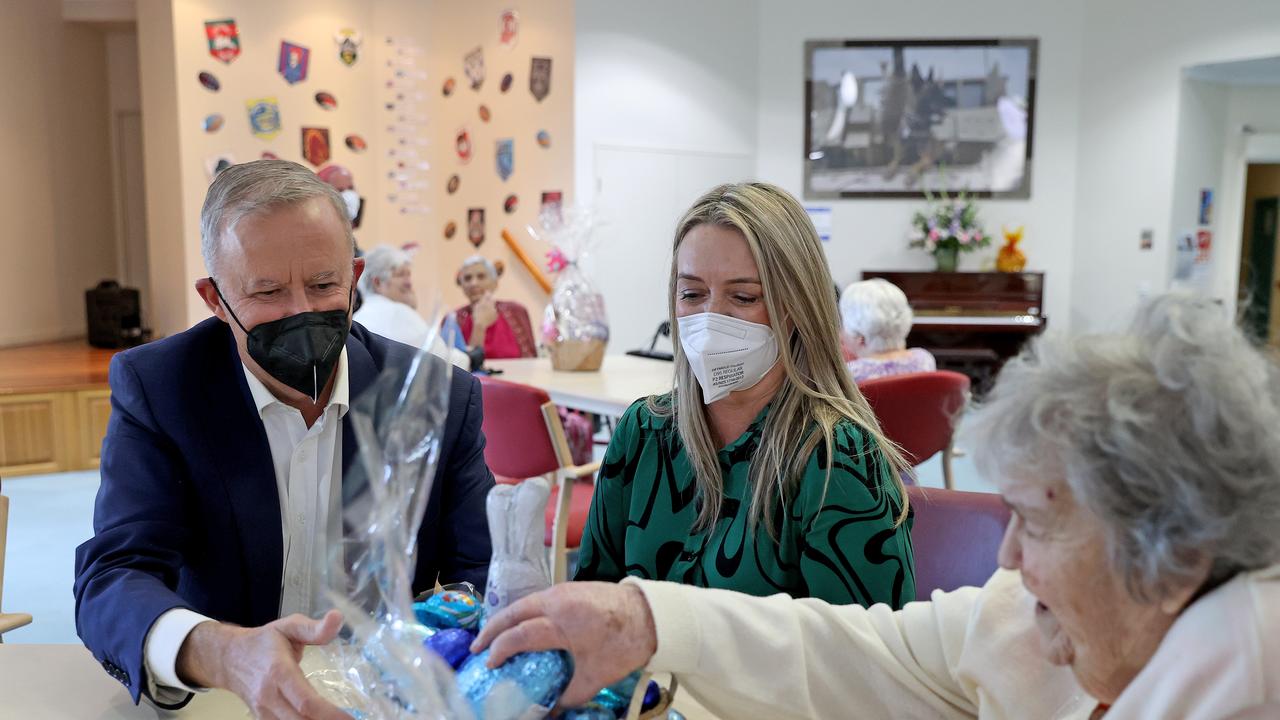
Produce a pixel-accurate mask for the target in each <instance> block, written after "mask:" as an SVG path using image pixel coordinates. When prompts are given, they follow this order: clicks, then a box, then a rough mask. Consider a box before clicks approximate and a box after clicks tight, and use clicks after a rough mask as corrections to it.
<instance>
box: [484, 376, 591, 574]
mask: <svg viewBox="0 0 1280 720" xmlns="http://www.w3.org/2000/svg"><path fill="white" fill-rule="evenodd" d="M480 385H481V390H482V397H483V400H484V437H485V448H484V459H485V462H486V463H487V464H488V465H489V469H490V470H492V471H493V473H494V475H496V476H497V477H498V482H519V481H521V480H523V479H525V478H531V477H537V476H539V475H544V476H546V477H547V479H548V480H549V481H550V482H551V499H550V500H549V501H548V502H547V546H548V547H551V548H552V555H551V573H552V577H553V578H554V580H555V582H564V580H565V579H566V576H567V572H568V561H569V548H571V547H577V546H578V545H580V544H581V543H582V527H583V525H584V524H585V523H586V518H587V511H588V510H589V509H590V507H591V495H592V491H593V490H594V485H593V483H592V481H591V477H592V475H593V474H594V473H595V472H596V471H597V470H599V469H600V463H589V464H587V465H574V464H573V459H572V457H571V455H570V452H569V443H568V440H566V439H565V435H564V427H563V426H562V425H561V424H560V414H559V412H558V410H557V409H556V406H555V403H553V402H551V398H550V397H549V396H548V395H547V393H546V392H545V391H543V390H541V389H539V388H535V387H530V386H528V385H520V384H518V383H513V382H506V381H504V380H497V379H495V378H491V377H486V376H480ZM575 490H576V492H575Z"/></svg>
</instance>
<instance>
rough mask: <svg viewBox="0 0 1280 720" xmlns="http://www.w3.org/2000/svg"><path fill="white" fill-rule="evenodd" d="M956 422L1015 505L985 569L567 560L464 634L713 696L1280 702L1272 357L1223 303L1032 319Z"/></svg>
mask: <svg viewBox="0 0 1280 720" xmlns="http://www.w3.org/2000/svg"><path fill="white" fill-rule="evenodd" d="M969 424H970V425H971V426H972V430H973V432H974V436H973V438H972V439H973V440H975V441H976V444H975V445H974V448H975V451H977V454H978V460H979V463H980V467H981V468H982V469H983V471H984V472H985V473H987V474H989V476H991V477H993V478H994V479H996V480H997V482H998V484H999V487H1000V492H1001V494H1002V495H1003V496H1004V499H1005V501H1006V502H1007V503H1008V505H1009V507H1010V508H1011V510H1012V511H1013V515H1012V518H1011V520H1010V522H1009V526H1008V528H1007V529H1006V531H1005V537H1004V541H1003V543H1002V546H1001V548H1000V552H999V561H1000V565H1001V566H1002V569H1000V570H997V571H996V573H995V575H993V576H992V577H991V579H990V580H989V581H988V582H987V583H986V584H985V585H984V586H983V587H982V588H981V589H977V588H962V589H960V590H957V591H955V592H950V593H943V592H940V591H939V592H935V593H934V594H933V598H932V601H931V602H922V603H909V604H908V605H907V606H906V607H904V608H903V609H902V610H899V611H897V612H894V611H892V610H891V609H890V608H889V607H888V606H885V605H875V606H872V607H871V608H870V609H867V608H863V607H860V606H856V605H846V606H838V607H837V606H833V605H828V604H826V603H823V602H820V601H816V600H792V599H790V598H787V597H785V596H781V595H775V596H773V597H768V598H755V597H749V596H746V595H739V594H735V593H729V592H725V591H720V590H706V589H701V588H694V587H688V586H684V585H676V584H672V583H660V582H652V581H645V580H636V579H628V580H626V581H624V583H623V584H621V585H614V584H598V583H572V584H566V585H560V586H557V587H555V588H552V589H551V590H549V591H546V592H544V593H540V594H537V595H532V596H529V597H527V598H524V599H523V600H521V601H520V602H518V603H516V604H515V605H513V606H512V607H511V608H509V609H508V610H507V611H505V612H503V613H501V614H499V615H496V616H495V617H494V618H492V619H490V621H489V623H488V624H487V625H486V627H485V629H484V631H483V632H482V633H481V635H480V637H479V638H478V640H477V643H476V646H477V647H481V646H489V645H491V646H492V653H491V655H490V659H489V660H490V662H492V663H498V662H501V661H502V660H504V659H505V658H506V657H507V656H508V655H510V654H511V653H512V652H515V651H519V650H528V649H534V648H543V647H564V648H568V649H569V650H570V651H571V652H572V653H573V655H574V659H575V661H576V667H577V668H578V672H577V674H576V675H575V676H574V678H573V682H572V684H571V686H570V688H569V689H568V692H567V693H566V695H565V697H564V698H562V701H563V702H565V703H566V704H572V703H575V702H580V701H582V700H583V699H584V698H586V697H588V696H589V694H590V693H591V692H592V691H594V690H595V689H596V688H598V687H600V686H601V685H604V684H606V683H609V682H612V681H614V680H615V679H617V678H618V677H621V676H622V675H624V674H625V673H627V672H629V671H631V670H634V669H635V668H638V667H647V668H648V669H650V670H652V671H655V672H664V671H665V672H672V673H675V675H676V676H677V677H678V678H679V680H680V685H681V687H683V688H687V689H688V690H689V691H690V692H691V693H692V694H693V695H695V696H696V697H697V698H698V700H700V701H701V702H702V703H703V704H704V705H706V706H707V707H708V708H709V709H710V710H712V711H713V712H715V713H716V714H717V715H719V716H721V717H725V718H731V717H732V718H739V717H769V718H835V717H851V716H853V715H854V714H856V715H858V716H859V717H865V718H908V717H909V718H926V717H927V718H975V717H976V718H1080V719H1081V720H1084V719H1086V718H1099V717H1101V716H1102V715H1103V714H1104V713H1105V715H1106V719H1107V720H1119V719H1121V718H1183V719H1188V718H1197V719H1208V718H1246V717H1248V718H1264V717H1265V718H1274V717H1280V533H1277V532H1276V528H1277V527H1280V370H1278V369H1277V367H1276V365H1274V364H1273V363H1272V361H1271V360H1270V359H1269V358H1268V357H1266V356H1264V355H1263V354H1262V353H1261V352H1259V351H1258V350H1257V349H1256V348H1255V347H1254V346H1253V345H1252V344H1251V343H1250V341H1249V340H1247V339H1246V338H1245V336H1244V335H1243V334H1242V333H1241V332H1240V331H1239V329H1237V328H1236V327H1235V325H1234V324H1233V323H1232V322H1231V319H1230V318H1229V317H1228V316H1227V313H1226V312H1225V311H1223V309H1222V308H1221V307H1219V306H1217V305H1215V304H1213V303H1212V302H1210V301H1207V300H1202V299H1192V298H1188V297H1180V296H1164V297H1161V298H1158V299H1156V300H1155V301H1153V302H1152V303H1151V304H1149V305H1147V306H1146V307H1145V308H1144V310H1143V311H1142V312H1141V313H1140V314H1139V317H1138V320H1137V322H1136V323H1135V325H1134V326H1133V328H1132V330H1131V331H1130V332H1129V333H1128V334H1124V335H1095V336H1084V337H1079V338H1076V339H1074V340H1062V341H1054V340H1043V341H1038V342H1037V343H1036V344H1035V345H1034V346H1033V347H1032V348H1031V350H1030V351H1029V352H1026V353H1024V354H1023V355H1022V356H1021V357H1019V358H1017V359H1015V360H1013V361H1011V362H1010V363H1009V364H1008V365H1006V367H1005V368H1004V370H1003V371H1002V372H1001V375H1000V378H999V381H998V382H997V384H996V387H995V389H994V390H993V392H992V394H991V395H990V396H989V398H988V400H987V402H986V404H985V406H984V407H982V408H980V409H979V410H978V411H977V413H976V414H975V415H974V416H973V417H972V418H971V420H970V423H969ZM602 638H608V639H607V640H604V641H602Z"/></svg>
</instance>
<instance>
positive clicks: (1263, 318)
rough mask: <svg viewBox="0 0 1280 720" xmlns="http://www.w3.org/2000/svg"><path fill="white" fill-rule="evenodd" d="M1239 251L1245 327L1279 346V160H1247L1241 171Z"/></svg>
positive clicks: (1241, 302)
mask: <svg viewBox="0 0 1280 720" xmlns="http://www.w3.org/2000/svg"><path fill="white" fill-rule="evenodd" d="M1243 214H1244V223H1243V227H1242V230H1243V232H1242V237H1241V251H1240V295H1239V297H1240V305H1239V307H1240V308H1241V310H1242V313H1241V314H1242V317H1243V321H1244V326H1245V328H1246V329H1247V330H1248V331H1249V332H1250V334H1252V335H1253V336H1255V337H1256V338H1257V339H1258V340H1259V341H1261V342H1265V343H1267V344H1269V345H1271V346H1272V347H1276V348H1280V288H1278V287H1277V280H1280V266H1278V265H1277V259H1278V256H1277V254H1276V242H1277V232H1278V230H1280V163H1250V164H1249V165H1248V166H1247V169H1246V172H1245V188H1244V208H1243Z"/></svg>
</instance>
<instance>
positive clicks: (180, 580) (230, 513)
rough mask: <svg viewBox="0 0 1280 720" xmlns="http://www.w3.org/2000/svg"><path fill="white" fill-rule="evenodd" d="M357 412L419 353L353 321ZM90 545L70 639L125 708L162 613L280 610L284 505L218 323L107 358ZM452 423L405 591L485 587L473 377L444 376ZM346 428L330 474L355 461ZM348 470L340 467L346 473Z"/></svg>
mask: <svg viewBox="0 0 1280 720" xmlns="http://www.w3.org/2000/svg"><path fill="white" fill-rule="evenodd" d="M346 347H347V370H348V373H349V383H350V388H351V400H352V402H354V401H355V400H356V398H358V397H359V396H360V394H361V392H363V391H364V390H366V389H367V388H369V387H370V385H372V384H373V382H374V380H375V379H376V378H377V376H378V374H379V373H380V372H381V371H382V370H383V368H385V367H399V366H404V365H406V364H407V363H408V362H409V361H410V360H411V359H412V357H413V354H414V352H415V350H414V349H413V348H411V347H409V346H408V345H402V344H400V343H397V342H393V341H391V340H388V339H386V338H384V337H381V336H378V335H374V334H373V333H370V332H369V331H368V330H366V329H365V328H364V327H363V326H361V325H359V324H354V323H353V324H352V327H351V333H350V335H349V337H348V338H347V345H346ZM109 377H110V382H111V420H110V423H109V424H108V426H107V434H106V438H105V439H104V440H103V443H102V455H101V458H102V485H101V487H100V489H99V490H98V498H97V503H96V506H95V508H94V517H93V530H94V536H93V538H91V539H90V540H88V541H87V542H85V543H84V544H83V545H81V546H80V547H79V548H78V549H77V550H76V581H75V596H76V630H77V631H78V632H79V634H80V638H81V639H82V640H84V644H85V645H86V646H87V647H88V648H89V650H90V651H91V652H92V653H93V656H94V657H95V658H96V659H97V660H98V661H99V662H100V663H102V665H103V667H104V668H106V670H107V672H108V673H109V674H110V675H111V676H112V677H115V678H116V679H118V680H120V681H121V682H122V683H124V684H125V686H127V687H128V688H129V691H130V693H131V694H132V696H133V699H134V701H135V702H137V700H138V696H139V694H140V693H141V692H143V691H144V690H145V688H146V681H145V680H146V677H145V672H146V671H145V665H144V662H143V642H144V640H145V638H146V635H147V633H148V631H149V630H150V629H151V626H152V625H153V624H154V623H155V621H156V620H157V619H158V618H159V617H160V615H161V614H163V613H164V612H165V611H166V610H169V609H171V608H188V609H191V610H194V611H195V612H198V613H201V614H204V615H207V616H209V617H211V618H213V619H215V620H220V621H224V622H231V623H235V624H238V625H242V626H246V627H255V626H259V625H263V624H266V623H268V622H271V621H272V620H275V619H276V618H277V617H278V615H279V606H280V583H281V573H282V572H283V571H282V564H283V552H284V551H283V540H282V537H281V536H282V522H281V518H280V498H279V492H278V489H277V483H276V476H275V468H274V465H273V464H272V460H271V448H270V445H269V444H268V442H267V433H266V430H265V428H264V427H263V424H262V420H261V418H259V417H258V411H257V406H256V405H255V403H254V401H253V396H252V394H251V393H250V392H249V385H248V383H247V382H246V381H245V377H244V370H243V365H242V364H241V361H240V358H239V356H238V354H237V351H236V346H235V341H234V339H233V337H232V335H231V332H230V330H229V328H228V327H227V325H226V324H225V323H223V322H221V321H219V320H218V319H216V318H210V319H209V320H205V321H204V322H201V323H200V324H198V325H196V326H195V327H193V328H191V329H190V330H187V331H185V332H183V333H180V334H178V335H175V336H173V337H170V338H166V339H164V340H159V341H156V342H153V343H150V344H148V345H144V346H141V347H138V348H134V349H132V350H129V351H127V352H123V353H120V354H118V355H116V356H115V358H114V359H113V360H112V361H111V368H110V375H109ZM452 383H453V384H452V386H451V387H450V391H449V415H448V420H447V421H446V428H445V433H444V437H443V439H442V441H441V446H440V459H439V463H438V465H437V471H436V479H435V482H434V483H433V485H432V488H431V496H430V498H429V500H428V502H427V508H426V513H425V516H424V517H423V520H422V529H421V531H420V533H419V539H418V559H417V567H416V568H415V577H414V583H413V585H414V592H415V593H416V592H419V591H420V590H423V589H428V588H431V587H433V586H434V583H435V582H436V580H437V578H438V579H439V581H440V582H441V583H450V582H460V581H469V582H471V583H473V584H475V585H476V587H480V588H483V587H484V584H485V579H486V576H487V575H488V566H489V556H490V554H491V551H490V541H489V526H488V519H487V517H486V515H485V498H486V496H487V495H488V492H489V489H490V488H491V487H493V482H494V481H493V475H492V474H491V473H490V472H489V469H488V467H487V466H486V465H485V462H484V436H483V434H482V433H481V430H480V423H481V412H482V411H481V407H482V405H481V401H480V383H479V382H477V381H476V380H475V378H473V377H471V375H469V374H467V373H465V372H462V371H460V370H457V369H453V371H452ZM357 449H358V448H357V443H356V438H355V434H354V432H353V431H352V429H351V423H350V422H345V421H344V422H343V423H342V467H343V469H344V471H345V470H346V469H347V468H348V467H349V466H350V464H351V462H352V460H353V459H355V456H356V452H357ZM345 476H346V473H345V472H344V477H345Z"/></svg>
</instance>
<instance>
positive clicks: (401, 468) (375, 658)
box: [303, 306, 572, 720]
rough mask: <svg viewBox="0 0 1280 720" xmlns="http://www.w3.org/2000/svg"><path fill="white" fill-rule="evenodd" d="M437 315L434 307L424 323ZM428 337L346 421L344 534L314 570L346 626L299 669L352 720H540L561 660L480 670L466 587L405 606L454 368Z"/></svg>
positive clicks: (529, 656) (564, 660)
mask: <svg viewBox="0 0 1280 720" xmlns="http://www.w3.org/2000/svg"><path fill="white" fill-rule="evenodd" d="M442 315H443V313H442V312H441V311H440V309H439V306H437V310H436V313H435V317H434V319H433V322H431V323H430V327H432V328H439V327H440V325H441V322H440V321H441V319H442ZM435 339H436V338H435V331H433V333H432V336H431V337H428V338H427V340H426V341H425V342H424V344H423V346H422V347H421V348H419V350H418V352H417V354H416V355H415V356H414V357H413V358H412V360H411V361H410V362H409V363H408V364H407V365H405V366H402V367H388V368H387V369H386V370H384V372H383V373H382V375H381V376H380V377H379V378H378V380H377V381H376V383H375V384H374V385H373V386H372V387H371V388H370V389H369V390H368V391H366V392H365V393H364V394H362V395H361V396H360V397H358V398H356V399H355V400H354V402H353V403H352V404H351V409H350V411H349V412H348V413H347V415H346V418H345V422H348V423H350V424H351V428H352V430H353V431H354V433H355V436H356V438H357V441H358V443H357V444H358V446H359V454H358V460H357V461H355V462H353V463H352V464H351V466H350V467H349V468H348V470H347V472H346V473H345V474H344V476H343V479H342V493H341V497H342V503H343V513H342V515H343V523H342V524H343V530H342V531H340V532H342V534H344V538H343V540H342V541H341V542H337V541H335V542H333V543H331V545H332V546H334V547H335V548H336V550H335V551H334V552H333V553H331V555H330V557H329V558H327V559H326V560H324V561H320V562H319V564H320V565H323V567H317V568H316V571H317V572H321V573H323V574H324V576H325V577H326V583H325V584H326V585H327V587H328V590H327V592H326V593H325V596H324V598H322V599H318V600H317V602H316V606H317V608H318V609H324V608H325V607H334V608H336V609H338V610H340V611H341V612H342V614H343V619H344V621H345V623H346V625H345V627H344V630H343V632H342V633H341V634H340V636H339V638H338V639H337V640H335V641H334V642H332V643H330V644H329V645H326V646H324V647H323V648H319V649H318V652H316V653H312V654H310V655H309V657H308V658H306V659H305V660H304V665H303V667H304V670H306V671H307V677H308V679H309V680H310V681H311V683H312V684H313V685H314V686H315V687H317V689H318V690H319V691H320V693H321V695H322V696H324V697H325V698H326V699H328V700H329V701H330V702H333V703H334V704H335V705H337V706H338V707H340V708H343V709H344V710H346V711H347V712H348V713H349V714H351V715H352V716H353V717H355V718H360V719H362V720H408V719H410V718H413V719H415V720H416V719H420V718H431V719H437V720H467V719H472V718H475V719H476V720H514V719H516V718H538V717H542V716H543V715H545V714H546V712H547V711H548V710H549V709H550V708H551V707H552V706H554V705H555V702H556V701H557V700H558V698H559V694H560V692H561V691H563V689H564V687H565V685H566V684H567V682H568V679H569V677H570V676H571V675H572V661H571V659H570V658H569V656H568V654H567V653H563V652H551V653H524V654H521V655H517V656H516V657H514V658H512V659H510V660H509V661H507V662H506V663H504V664H503V665H502V666H501V667H498V668H495V669H489V668H487V667H485V665H484V660H485V659H486V658H487V654H486V653H481V654H479V655H475V656H472V655H470V652H469V645H470V639H471V638H473V637H474V632H475V629H476V627H477V626H478V623H479V620H480V614H481V611H482V606H481V603H482V598H480V596H479V593H478V592H476V591H475V589H474V588H471V587H470V586H469V585H466V584H465V583H464V584H463V585H460V586H450V588H448V589H447V590H446V591H444V592H441V593H437V594H436V595H434V596H432V597H431V598H429V599H428V600H427V601H426V602H424V603H418V604H416V605H415V603H414V602H413V596H412V580H413V568H414V567H415V561H416V556H417V538H418V529H419V527H420V525H421V523H422V517H423V513H424V511H425V509H426V505H427V500H428V498H429V497H430V496H431V487H432V484H433V482H434V480H435V471H436V466H437V463H438V461H439V456H440V444H441V439H442V437H443V435H444V432H445V427H446V419H447V416H448V410H449V389H450V386H451V382H452V375H453V372H454V369H453V367H452V365H451V364H450V363H449V362H447V361H445V360H442V359H440V358H438V357H436V356H434V355H432V354H431V353H430V352H428V350H427V348H430V347H431V346H432V343H433V342H434V341H435ZM446 632H447V633H449V634H448V635H446ZM459 633H461V635H459ZM454 667H457V668H458V672H457V673H455V671H454Z"/></svg>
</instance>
